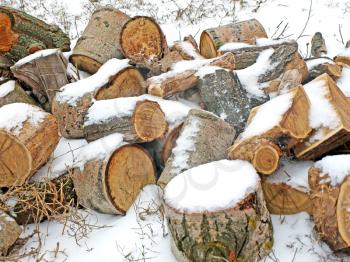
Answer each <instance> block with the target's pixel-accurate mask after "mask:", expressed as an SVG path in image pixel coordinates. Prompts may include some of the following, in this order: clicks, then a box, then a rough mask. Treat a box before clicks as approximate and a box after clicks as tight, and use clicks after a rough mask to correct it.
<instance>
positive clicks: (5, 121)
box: [0, 103, 48, 135]
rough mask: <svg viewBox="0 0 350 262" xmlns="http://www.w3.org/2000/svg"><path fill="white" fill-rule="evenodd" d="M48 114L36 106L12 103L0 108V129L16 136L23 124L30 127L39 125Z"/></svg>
mask: <svg viewBox="0 0 350 262" xmlns="http://www.w3.org/2000/svg"><path fill="white" fill-rule="evenodd" d="M47 116H48V113H46V112H44V111H43V110H42V109H40V108H39V107H36V106H32V105H29V104H24V103H13V104H8V105H4V106H2V107H0V129H5V130H6V131H8V132H12V133H14V134H15V135H18V134H19V133H20V132H21V130H22V127H23V124H24V122H26V121H29V124H30V125H32V126H34V127H35V126H37V125H38V124H40V123H41V122H42V121H43V120H44V118H45V117H47Z"/></svg>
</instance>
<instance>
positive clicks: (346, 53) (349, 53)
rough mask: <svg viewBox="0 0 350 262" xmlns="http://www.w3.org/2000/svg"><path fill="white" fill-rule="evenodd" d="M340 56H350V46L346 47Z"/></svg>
mask: <svg viewBox="0 0 350 262" xmlns="http://www.w3.org/2000/svg"><path fill="white" fill-rule="evenodd" d="M338 56H345V57H350V48H345V49H344V50H343V51H341V52H340V53H339V55H338Z"/></svg>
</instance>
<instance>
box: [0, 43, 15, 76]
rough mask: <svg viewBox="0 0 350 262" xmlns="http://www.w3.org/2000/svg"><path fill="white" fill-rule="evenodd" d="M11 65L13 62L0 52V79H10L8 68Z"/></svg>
mask: <svg viewBox="0 0 350 262" xmlns="http://www.w3.org/2000/svg"><path fill="white" fill-rule="evenodd" d="M0 41H1V40H0ZM12 65H13V61H11V60H9V59H8V58H6V57H5V56H3V55H1V52H0V78H1V77H3V78H12V77H13V76H12V73H11V70H10V67H11V66H12Z"/></svg>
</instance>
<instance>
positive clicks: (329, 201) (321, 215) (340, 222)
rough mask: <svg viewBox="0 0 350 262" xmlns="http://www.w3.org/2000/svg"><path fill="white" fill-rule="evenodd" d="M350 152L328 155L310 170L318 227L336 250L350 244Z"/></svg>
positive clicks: (322, 238)
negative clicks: (347, 153)
mask: <svg viewBox="0 0 350 262" xmlns="http://www.w3.org/2000/svg"><path fill="white" fill-rule="evenodd" d="M349 163H350V155H337V156H327V157H325V158H323V159H322V160H320V161H318V162H316V163H315V165H314V167H312V168H310V170H309V184H310V188H311V199H312V206H313V219H314V221H315V229H316V232H317V234H318V236H319V238H320V239H321V240H323V241H324V242H326V243H327V244H328V245H329V247H330V248H331V249H332V250H333V251H341V250H344V249H347V248H349V247H350V231H349V214H350V213H349V208H350V206H349V203H350V202H349V192H350V191H349V190H350V178H349V175H350V165H349Z"/></svg>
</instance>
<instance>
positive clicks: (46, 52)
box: [13, 48, 59, 67]
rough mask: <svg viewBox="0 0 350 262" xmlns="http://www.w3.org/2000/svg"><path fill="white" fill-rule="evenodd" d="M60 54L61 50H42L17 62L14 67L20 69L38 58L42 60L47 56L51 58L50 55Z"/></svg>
mask: <svg viewBox="0 0 350 262" xmlns="http://www.w3.org/2000/svg"><path fill="white" fill-rule="evenodd" d="M57 52H59V49H57V48H56V49H44V50H40V51H37V52H35V53H33V54H31V55H29V56H26V57H24V58H22V59H20V60H18V61H17V63H16V64H14V66H13V67H19V66H22V65H24V64H26V63H29V62H31V61H33V60H35V59H38V58H42V57H45V56H49V55H52V54H55V53H57Z"/></svg>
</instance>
